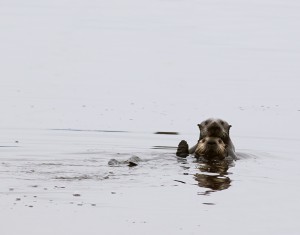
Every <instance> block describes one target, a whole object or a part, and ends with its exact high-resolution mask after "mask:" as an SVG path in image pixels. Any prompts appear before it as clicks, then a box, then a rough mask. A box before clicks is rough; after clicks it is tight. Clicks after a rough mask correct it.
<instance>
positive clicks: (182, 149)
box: [176, 140, 189, 157]
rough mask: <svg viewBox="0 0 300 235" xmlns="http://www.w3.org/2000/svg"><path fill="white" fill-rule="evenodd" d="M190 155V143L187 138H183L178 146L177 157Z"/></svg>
mask: <svg viewBox="0 0 300 235" xmlns="http://www.w3.org/2000/svg"><path fill="white" fill-rule="evenodd" d="M188 155H189V145H188V143H187V142H186V141H185V140H181V141H180V143H179V144H178V147H177V152H176V156H177V157H187V156H188Z"/></svg>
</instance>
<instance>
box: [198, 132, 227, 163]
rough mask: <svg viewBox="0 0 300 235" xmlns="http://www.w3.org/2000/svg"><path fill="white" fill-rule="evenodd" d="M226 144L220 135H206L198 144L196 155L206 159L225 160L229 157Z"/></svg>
mask: <svg viewBox="0 0 300 235" xmlns="http://www.w3.org/2000/svg"><path fill="white" fill-rule="evenodd" d="M227 155H228V152H227V150H226V144H225V143H224V142H223V140H222V139H221V138H218V137H205V138H203V139H201V140H200V141H199V143H198V145H197V148H196V151H195V156H196V157H203V158H204V159H206V160H223V159H224V158H225V157H227Z"/></svg>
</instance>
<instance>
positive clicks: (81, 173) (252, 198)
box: [0, 129, 300, 234]
mask: <svg viewBox="0 0 300 235" xmlns="http://www.w3.org/2000/svg"><path fill="white" fill-rule="evenodd" d="M3 136H5V139H7V141H6V142H3V146H2V147H1V156H0V157H1V168H0V170H1V172H0V180H1V189H0V190H1V194H0V197H1V207H2V208H3V209H5V208H6V211H7V212H9V213H8V214H7V216H6V220H8V221H9V220H10V218H11V217H13V218H18V217H19V216H18V215H16V214H15V213H28V214H29V218H31V216H33V217H34V218H35V216H36V215H38V214H39V213H41V212H43V211H44V212H46V213H49V214H48V215H47V216H45V214H43V215H41V216H40V217H39V218H36V219H37V221H41V224H43V223H45V221H47V220H51V221H56V220H58V218H59V217H56V214H57V213H58V212H59V211H61V210H63V212H60V213H63V214H65V216H67V217H68V219H65V220H64V221H65V222H64V225H63V226H62V227H60V228H59V229H58V228H49V230H48V231H52V232H60V229H66V230H67V229H70V228H73V229H74V228H76V227H78V231H77V230H76V231H75V233H76V232H79V231H81V229H82V226H79V225H76V226H74V225H72V221H73V219H74V218H76V219H78V220H84V218H85V216H87V215H86V213H90V215H89V216H88V218H89V219H88V220H84V222H82V223H83V224H85V225H86V226H90V227H92V228H93V229H94V230H93V231H97V226H101V227H102V228H103V229H104V230H105V231H108V233H111V234H114V233H117V232H118V231H120V230H124V229H125V230H124V231H133V232H138V231H144V230H146V231H147V232H146V233H147V234H148V232H149V234H150V231H152V232H153V231H157V229H158V228H160V227H164V231H166V232H174V233H191V234H196V233H197V232H198V231H200V230H204V231H206V232H207V233H208V234H214V233H216V232H222V231H224V230H226V231H230V232H234V233H237V232H238V231H241V232H243V233H244V234H251V233H258V234H263V233H269V232H271V233H272V234H281V233H283V232H285V231H290V233H289V234H297V233H296V232H294V231H296V230H297V223H296V220H297V218H298V215H299V212H300V205H299V203H298V201H297V200H298V198H299V196H300V195H299V194H300V191H299V184H298V182H299V179H300V173H299V171H298V165H297V162H299V161H298V157H297V156H298V155H299V152H297V151H295V149H293V148H287V147H288V146H290V145H291V146H294V145H297V144H298V143H299V140H297V139H268V138H265V139H259V138H249V137H248V138H247V137H236V138H235V139H237V142H241V143H242V142H243V141H245V142H251V144H249V145H250V147H251V146H256V145H257V146H258V147H257V148H256V149H247V150H242V149H239V148H237V149H238V152H239V156H240V160H238V161H236V162H235V166H231V167H229V169H227V168H222V167H216V168H213V167H211V166H210V167H208V166H207V165H204V164H199V163H197V162H196V161H195V160H194V159H193V158H192V157H191V156H190V157H188V158H187V159H178V158H176V156H175V154H174V152H175V147H176V145H177V143H178V142H179V140H181V139H182V138H184V137H187V136H189V137H191V134H188V133H185V134H178V135H164V134H154V132H148V133H147V132H141V133H138V132H126V131H122V132H118V131H103V130H39V129H36V130H29V129H23V130H18V129H15V130H12V129H6V130H2V139H3ZM195 139H196V137H195ZM269 146H272V149H273V150H272V151H267V150H268V148H269ZM273 146H274V147H273ZM280 146H285V148H283V147H280ZM258 149H259V150H258ZM269 150H271V149H269ZM131 156H138V157H140V158H141V159H142V161H141V162H140V163H139V165H138V166H136V167H128V166H127V165H126V164H124V165H120V166H116V167H110V166H108V164H107V163H108V161H109V160H110V159H112V158H115V159H118V160H120V161H121V160H126V159H128V158H129V157H131ZM48 210H50V211H49V212H47V211H48ZM26 211H27V212H26ZM166 217H167V218H168V219H165V218H166ZM72 218H73V219H72ZM97 218H98V219H100V218H102V219H101V221H98V219H97ZM287 218H288V219H287ZM11 219H12V218H11ZM27 220H28V218H27V219H23V221H27ZM97 221H98V222H97ZM278 221H280V223H278ZM27 222H29V221H27ZM24 223H25V222H24ZM114 223H118V224H120V226H118V227H115V226H113V224H114ZM276 223H277V224H276ZM216 224H217V225H218V226H217V227H215V225H216ZM274 224H275V225H274ZM254 225H255V226H254ZM31 229H32V228H31V227H25V231H31ZM11 231H14V232H16V231H18V229H17V228H14V229H12V230H11ZM37 231H41V228H40V227H39V226H38V227H37Z"/></svg>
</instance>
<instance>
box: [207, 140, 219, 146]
mask: <svg viewBox="0 0 300 235" xmlns="http://www.w3.org/2000/svg"><path fill="white" fill-rule="evenodd" d="M206 143H207V144H208V145H216V144H217V141H215V140H208V141H207V142H206Z"/></svg>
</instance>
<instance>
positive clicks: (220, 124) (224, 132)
mask: <svg viewBox="0 0 300 235" xmlns="http://www.w3.org/2000/svg"><path fill="white" fill-rule="evenodd" d="M198 127H199V129H200V139H203V138H205V137H219V138H221V139H222V140H223V142H224V143H225V144H228V141H229V129H230V127H231V125H229V124H228V122H226V121H224V120H222V119H213V118H209V119H207V120H205V121H203V122H201V123H200V124H198Z"/></svg>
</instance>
